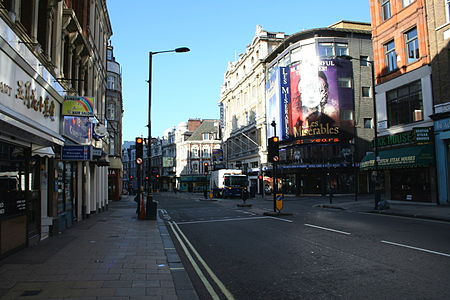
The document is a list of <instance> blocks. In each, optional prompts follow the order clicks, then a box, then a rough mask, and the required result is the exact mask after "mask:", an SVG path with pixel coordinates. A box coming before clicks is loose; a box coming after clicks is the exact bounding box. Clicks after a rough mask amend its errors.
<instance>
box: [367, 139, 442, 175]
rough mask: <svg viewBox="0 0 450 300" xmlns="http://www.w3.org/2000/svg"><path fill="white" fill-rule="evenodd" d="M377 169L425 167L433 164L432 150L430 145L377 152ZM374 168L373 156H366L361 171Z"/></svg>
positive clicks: (371, 154) (370, 154)
mask: <svg viewBox="0 0 450 300" xmlns="http://www.w3.org/2000/svg"><path fill="white" fill-rule="evenodd" d="M379 157H380V161H379V162H378V168H380V169H395V168H414V167H427V166H430V165H433V164H434V148H433V145H432V144H429V145H420V146H413V147H404V148H397V149H391V150H385V151H380V152H379ZM374 167H375V154H374V153H369V154H367V155H366V156H365V157H364V158H363V160H362V161H361V165H360V168H361V169H362V170H373V169H374Z"/></svg>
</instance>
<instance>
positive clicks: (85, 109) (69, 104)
mask: <svg viewBox="0 0 450 300" xmlns="http://www.w3.org/2000/svg"><path fill="white" fill-rule="evenodd" d="M94 103H95V102H94V97H82V96H65V97H64V102H63V109H62V115H63V116H79V117H93V116H94Z"/></svg>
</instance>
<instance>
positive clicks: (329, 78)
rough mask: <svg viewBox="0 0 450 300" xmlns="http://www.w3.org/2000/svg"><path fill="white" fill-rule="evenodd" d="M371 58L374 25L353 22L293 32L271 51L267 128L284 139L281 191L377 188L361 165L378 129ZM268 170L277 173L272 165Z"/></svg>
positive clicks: (306, 191) (271, 173)
mask: <svg viewBox="0 0 450 300" xmlns="http://www.w3.org/2000/svg"><path fill="white" fill-rule="evenodd" d="M371 60H372V43H371V27H370V24H367V23H361V22H351V21H340V22H338V23H336V24H333V25H331V26H329V27H326V28H315V29H309V30H304V31H301V32H298V33H296V34H293V35H290V36H289V37H287V38H286V39H285V40H284V41H283V42H282V43H281V44H280V45H279V46H278V47H277V48H276V49H274V51H273V52H272V53H271V54H270V55H269V56H268V57H266V59H265V63H266V64H267V68H266V88H265V98H266V110H265V111H266V116H265V120H266V131H267V137H272V136H279V138H280V156H279V161H278V172H277V173H278V176H277V177H278V178H280V179H279V181H278V182H277V184H278V187H279V189H278V190H279V191H281V192H283V193H292V194H326V193H328V192H330V190H331V191H332V192H334V193H365V192H369V191H370V190H372V189H373V187H372V186H371V183H370V177H369V175H368V174H365V173H360V172H359V163H360V161H361V159H362V158H363V157H364V156H365V154H366V153H367V152H368V151H371V149H372V147H371V141H372V139H373V132H374V131H373V122H374V120H373V85H372V80H371V78H372V77H371V66H370V61H371ZM273 125H275V126H273ZM262 170H263V172H264V175H266V176H268V177H272V176H273V168H272V164H265V165H264V166H263V168H262Z"/></svg>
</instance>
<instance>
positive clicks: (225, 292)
mask: <svg viewBox="0 0 450 300" xmlns="http://www.w3.org/2000/svg"><path fill="white" fill-rule="evenodd" d="M174 226H175V228H176V229H177V230H178V231H179V233H180V235H181V236H182V237H183V239H184V240H185V241H186V244H187V245H188V246H189V248H190V249H191V251H192V253H194V255H195V256H196V257H197V259H198V261H199V262H200V263H201V264H202V265H203V268H205V270H206V271H207V272H208V274H209V276H210V277H211V278H212V279H213V280H214V282H215V283H216V284H217V286H218V287H219V289H220V291H221V292H222V293H223V295H224V296H225V297H226V298H227V299H229V300H234V297H233V294H231V293H230V291H229V290H228V289H227V288H226V287H225V285H224V284H223V283H222V281H220V279H219V278H218V277H217V276H216V274H214V272H213V271H212V270H211V268H210V267H209V266H208V265H207V264H206V262H205V261H204V260H203V258H202V257H201V256H200V254H199V253H198V252H197V250H195V248H194V246H193V245H192V244H191V243H190V242H189V240H188V238H187V237H186V236H185V235H184V233H183V231H181V229H180V227H178V225H177V223H174ZM211 296H212V294H211Z"/></svg>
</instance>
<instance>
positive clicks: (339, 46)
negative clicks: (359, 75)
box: [336, 43, 348, 56]
mask: <svg viewBox="0 0 450 300" xmlns="http://www.w3.org/2000/svg"><path fill="white" fill-rule="evenodd" d="M343 55H348V45H347V44H344V43H336V56H343Z"/></svg>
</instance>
